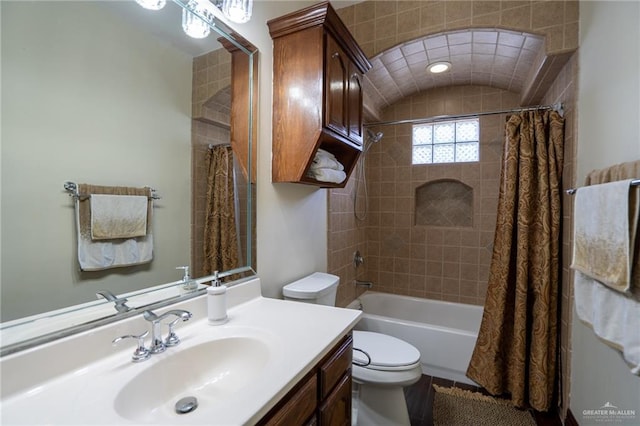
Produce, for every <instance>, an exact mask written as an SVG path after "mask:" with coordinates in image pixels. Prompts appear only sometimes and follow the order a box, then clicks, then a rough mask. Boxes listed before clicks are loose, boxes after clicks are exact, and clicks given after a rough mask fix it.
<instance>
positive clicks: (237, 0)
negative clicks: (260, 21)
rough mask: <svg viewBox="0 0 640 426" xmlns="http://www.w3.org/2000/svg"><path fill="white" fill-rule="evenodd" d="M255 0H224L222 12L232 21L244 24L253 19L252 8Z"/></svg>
mask: <svg viewBox="0 0 640 426" xmlns="http://www.w3.org/2000/svg"><path fill="white" fill-rule="evenodd" d="M252 8H253V0H224V1H223V2H222V13H224V15H225V16H226V17H227V18H229V20H230V21H232V22H236V23H238V24H244V23H245V22H248V21H249V19H251V9H252Z"/></svg>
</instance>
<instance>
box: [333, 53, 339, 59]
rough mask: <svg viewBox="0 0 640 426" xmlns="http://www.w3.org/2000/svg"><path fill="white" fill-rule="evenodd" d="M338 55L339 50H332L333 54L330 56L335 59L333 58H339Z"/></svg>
mask: <svg viewBox="0 0 640 426" xmlns="http://www.w3.org/2000/svg"><path fill="white" fill-rule="evenodd" d="M339 57H340V52H333V55H331V58H333V59H335V58H339Z"/></svg>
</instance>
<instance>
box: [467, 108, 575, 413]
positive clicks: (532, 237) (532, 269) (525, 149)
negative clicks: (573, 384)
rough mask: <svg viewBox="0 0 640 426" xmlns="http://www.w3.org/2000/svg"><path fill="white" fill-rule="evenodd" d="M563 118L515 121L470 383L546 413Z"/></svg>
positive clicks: (550, 115)
mask: <svg viewBox="0 0 640 426" xmlns="http://www.w3.org/2000/svg"><path fill="white" fill-rule="evenodd" d="M563 145H564V119H563V118H562V117H561V116H560V115H559V114H558V113H557V112H555V111H526V112H521V113H518V114H514V115H512V116H511V117H510V118H509V120H508V122H507V125H506V143H505V148H504V152H503V158H502V162H503V164H502V172H501V178H500V194H499V201H498V218H497V223H496V234H495V237H494V247H493V257H492V260H491V268H490V274H489V283H488V288H487V295H486V300H485V306H484V315H483V318H482V323H481V326H480V333H479V335H478V340H477V343H476V346H475V349H474V351H473V355H472V358H471V362H470V364H469V367H468V370H467V376H468V377H469V378H471V379H472V380H474V381H476V382H477V383H479V384H480V385H482V386H483V387H484V388H486V389H487V390H488V391H489V392H491V393H492V394H494V395H501V394H510V395H511V400H512V403H513V404H514V405H516V406H519V407H532V408H534V409H536V410H539V411H547V410H548V409H549V408H551V405H552V401H553V396H554V382H555V375H556V347H557V339H558V336H557V327H558V318H557V317H558V291H559V283H558V280H559V268H560V238H561V235H560V234H561V232H560V221H561V218H562V212H561V184H560V179H561V176H562V161H563Z"/></svg>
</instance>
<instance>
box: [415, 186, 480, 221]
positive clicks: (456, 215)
mask: <svg viewBox="0 0 640 426" xmlns="http://www.w3.org/2000/svg"><path fill="white" fill-rule="evenodd" d="M415 200H416V204H415V218H416V219H415V220H416V225H428V226H446V227H471V226H473V188H472V187H470V186H468V185H465V184H464V183H462V182H460V181H457V180H455V179H439V180H434V181H431V182H427V183H425V184H423V185H420V186H419V187H417V188H416V198H415Z"/></svg>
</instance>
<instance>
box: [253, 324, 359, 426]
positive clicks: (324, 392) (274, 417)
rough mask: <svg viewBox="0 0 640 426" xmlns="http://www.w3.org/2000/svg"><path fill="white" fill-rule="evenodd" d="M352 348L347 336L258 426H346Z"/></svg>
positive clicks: (349, 337) (351, 342)
mask: <svg viewBox="0 0 640 426" xmlns="http://www.w3.org/2000/svg"><path fill="white" fill-rule="evenodd" d="M352 348H353V339H352V337H351V335H347V336H345V337H344V338H343V339H342V340H341V341H340V343H338V344H337V345H336V346H335V347H334V348H333V349H332V350H331V352H329V354H328V355H327V356H325V357H324V358H323V359H322V360H321V361H320V362H319V363H318V364H317V365H316V366H315V367H314V368H313V369H312V370H311V371H310V372H309V374H307V375H306V376H305V377H304V378H303V379H302V380H300V382H299V383H298V384H296V386H294V388H293V389H292V390H291V391H290V392H289V393H287V395H285V397H284V398H282V400H281V401H280V402H279V403H278V404H276V406H275V407H274V408H273V409H272V410H271V411H270V412H269V413H267V415H266V416H264V418H263V419H262V420H261V421H260V422H259V423H258V424H259V425H269V426H276V425H281V426H293V425H320V426H344V425H350V424H351V357H352Z"/></svg>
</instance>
